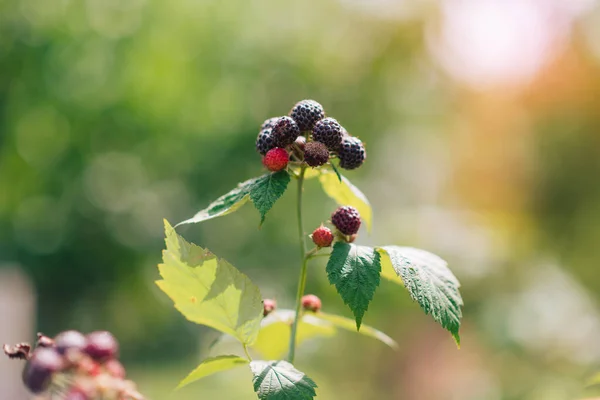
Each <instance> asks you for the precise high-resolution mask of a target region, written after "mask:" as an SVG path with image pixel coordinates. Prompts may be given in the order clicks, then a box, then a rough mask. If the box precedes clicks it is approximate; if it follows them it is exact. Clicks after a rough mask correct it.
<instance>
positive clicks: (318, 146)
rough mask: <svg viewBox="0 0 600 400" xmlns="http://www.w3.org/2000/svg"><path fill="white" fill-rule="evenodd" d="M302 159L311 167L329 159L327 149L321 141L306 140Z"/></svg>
mask: <svg viewBox="0 0 600 400" xmlns="http://www.w3.org/2000/svg"><path fill="white" fill-rule="evenodd" d="M304 161H306V163H307V164H308V165H310V166H311V167H318V166H320V165H323V164H325V163H327V161H329V150H327V147H326V146H325V145H324V144H323V143H321V142H308V143H306V145H305V146H304Z"/></svg>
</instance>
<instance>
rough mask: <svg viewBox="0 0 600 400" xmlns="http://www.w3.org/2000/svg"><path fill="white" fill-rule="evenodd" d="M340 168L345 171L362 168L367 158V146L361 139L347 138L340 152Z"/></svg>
mask: <svg viewBox="0 0 600 400" xmlns="http://www.w3.org/2000/svg"><path fill="white" fill-rule="evenodd" d="M338 157H339V158H340V167H342V168H344V169H355V168H358V167H360V166H361V165H362V164H363V162H365V159H366V158H367V151H366V150H365V145H364V144H363V142H361V141H360V139H359V138H355V137H353V136H346V137H344V140H343V141H342V145H341V146H340V148H339V150H338Z"/></svg>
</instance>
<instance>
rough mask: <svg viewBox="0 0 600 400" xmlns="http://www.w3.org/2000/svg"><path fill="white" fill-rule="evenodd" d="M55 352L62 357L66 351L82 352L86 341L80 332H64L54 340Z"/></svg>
mask: <svg viewBox="0 0 600 400" xmlns="http://www.w3.org/2000/svg"><path fill="white" fill-rule="evenodd" d="M54 344H55V345H56V350H57V351H58V352H59V353H60V354H62V355H64V354H65V353H66V352H67V351H68V350H71V349H75V350H79V351H83V350H84V349H85V347H86V346H87V339H86V338H85V336H84V335H83V334H82V333H81V332H77V331H65V332H62V333H61V334H59V335H58V336H57V337H56V338H54Z"/></svg>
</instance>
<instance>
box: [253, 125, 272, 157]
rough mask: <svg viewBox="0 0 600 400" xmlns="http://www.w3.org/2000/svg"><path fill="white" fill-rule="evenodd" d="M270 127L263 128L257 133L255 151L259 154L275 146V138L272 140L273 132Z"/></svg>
mask: <svg viewBox="0 0 600 400" xmlns="http://www.w3.org/2000/svg"><path fill="white" fill-rule="evenodd" d="M271 131H272V129H271V128H265V129H263V130H262V131H260V132H259V133H258V136H257V138H256V151H258V152H259V153H260V154H261V155H263V156H264V155H265V154H267V152H268V151H269V150H271V149H272V148H274V147H275V140H273V134H272V133H271Z"/></svg>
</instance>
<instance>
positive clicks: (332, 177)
mask: <svg viewBox="0 0 600 400" xmlns="http://www.w3.org/2000/svg"><path fill="white" fill-rule="evenodd" d="M340 176H341V175H340ZM319 181H320V182H321V186H322V187H323V190H324V191H325V193H326V194H327V196H329V197H331V198H332V199H333V200H335V202H336V203H337V204H339V205H340V206H352V207H354V208H356V209H357V210H358V212H359V213H360V217H361V219H362V220H363V221H364V223H365V225H366V227H367V231H368V232H371V229H372V227H373V210H372V209H371V203H369V200H368V199H367V196H365V195H364V194H363V193H362V192H361V191H360V190H359V189H358V188H357V187H356V186H354V185H353V184H352V183H351V182H350V181H349V180H348V178H346V177H344V176H341V182H340V180H339V179H338V175H337V174H336V173H335V172H334V171H330V170H323V171H322V172H321V175H320V176H319Z"/></svg>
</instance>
